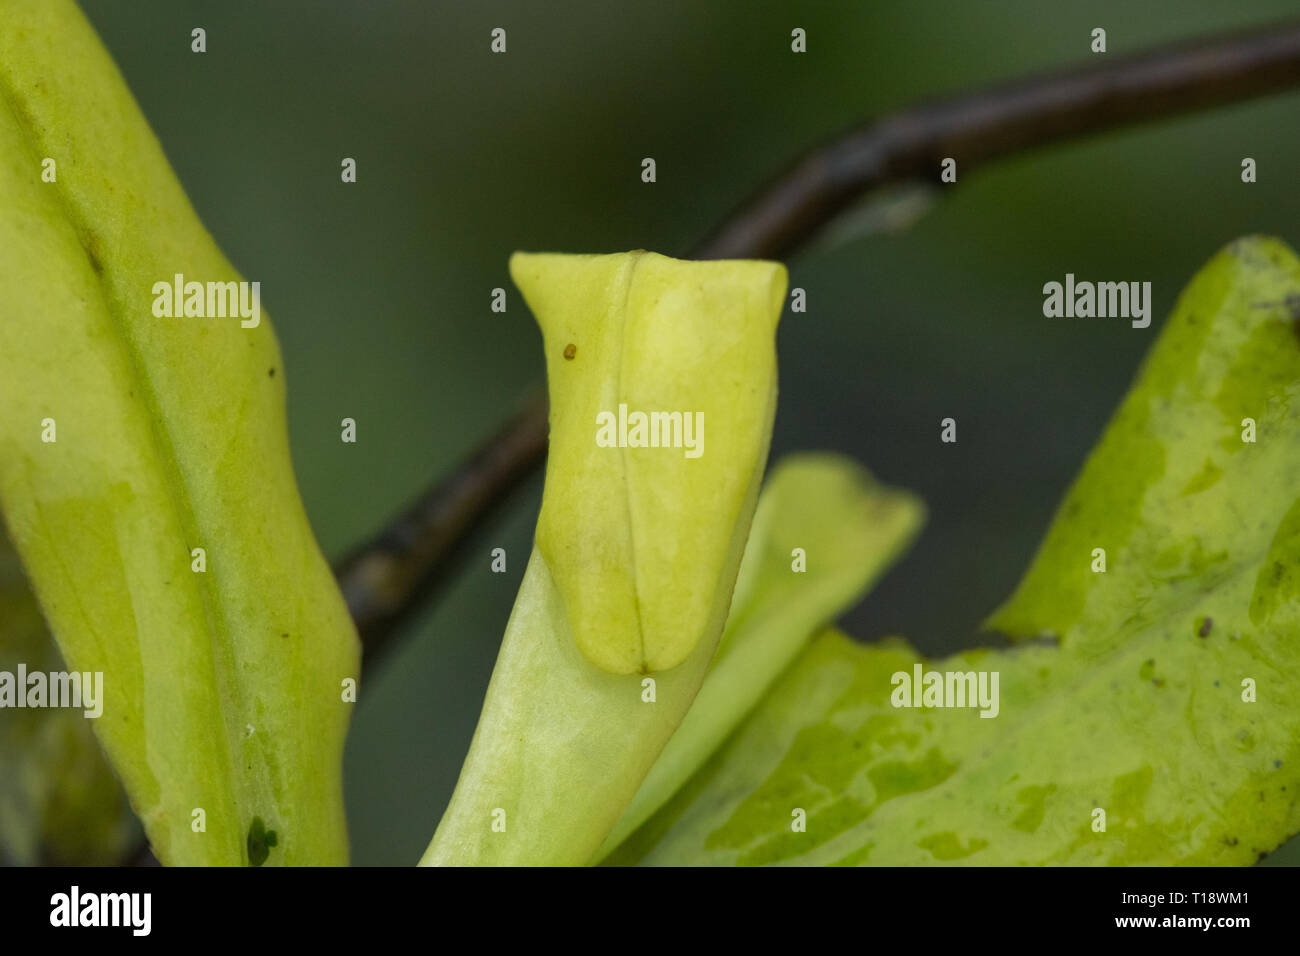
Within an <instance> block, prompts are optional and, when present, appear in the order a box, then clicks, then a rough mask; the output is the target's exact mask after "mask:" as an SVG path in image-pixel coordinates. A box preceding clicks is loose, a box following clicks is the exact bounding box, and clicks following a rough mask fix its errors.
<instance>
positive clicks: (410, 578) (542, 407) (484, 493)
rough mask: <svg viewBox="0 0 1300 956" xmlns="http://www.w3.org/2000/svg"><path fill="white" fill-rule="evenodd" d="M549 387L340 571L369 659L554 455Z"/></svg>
mask: <svg viewBox="0 0 1300 956" xmlns="http://www.w3.org/2000/svg"><path fill="white" fill-rule="evenodd" d="M546 415H547V403H546V393H545V392H538V393H537V394H535V395H534V396H533V397H532V399H531V400H530V401H529V403H528V405H527V407H526V408H525V409H524V410H523V411H522V412H521V413H520V414H518V415H517V416H515V417H514V418H513V419H511V420H510V422H508V423H507V424H506V426H505V427H504V428H502V429H501V430H500V431H499V432H498V433H497V434H496V435H494V436H493V437H492V438H491V439H490V440H488V441H487V442H485V443H484V444H482V445H481V446H479V448H478V449H477V450H476V451H475V452H474V453H473V454H472V455H471V456H470V457H469V459H468V460H466V461H465V462H464V463H462V464H461V465H460V467H458V468H457V469H456V470H455V471H453V472H452V473H451V474H450V475H448V476H447V477H446V478H444V479H442V480H441V481H439V482H438V483H437V484H435V485H434V486H433V487H432V488H430V489H429V491H428V492H426V493H425V494H424V495H422V496H421V497H420V498H419V500H418V501H416V503H415V504H414V505H413V506H412V507H411V508H409V509H407V510H406V511H405V512H404V513H403V514H401V515H400V516H398V518H397V519H396V520H395V521H393V522H392V523H391V524H390V525H389V526H388V527H387V528H385V529H384V530H383V531H381V532H380V533H379V535H378V536H376V537H375V538H373V539H371V540H370V541H367V542H366V543H365V544H363V545H362V546H361V547H359V548H356V549H354V550H353V551H352V553H351V554H349V555H348V557H346V558H344V559H343V560H342V561H341V562H339V564H338V566H337V567H336V569H335V573H336V575H337V576H338V580H339V585H340V587H341V588H342V590H343V597H344V598H345V599H346V601H347V604H348V609H349V610H350V611H351V612H352V618H353V620H354V621H356V624H357V630H358V632H359V633H360V635H361V643H362V647H363V648H364V650H365V654H366V660H367V663H373V660H374V658H375V657H376V656H377V652H378V651H379V649H380V648H381V647H382V646H383V644H384V643H385V642H386V640H387V638H388V637H389V636H391V635H392V634H393V632H394V631H395V629H396V627H397V625H398V624H399V623H400V622H401V621H402V619H403V618H404V617H405V615H406V614H407V613H408V612H410V611H412V610H413V609H414V608H416V607H417V606H419V604H420V603H421V601H422V599H423V598H424V597H425V596H427V595H428V594H429V592H430V591H431V589H433V588H434V587H436V586H437V584H438V583H439V581H440V579H441V578H442V577H443V574H442V572H443V570H444V569H445V568H446V566H447V564H448V562H449V561H451V560H453V559H454V558H455V557H456V556H457V554H458V553H459V552H460V549H461V547H462V546H463V545H464V544H465V543H466V541H467V539H468V538H469V537H470V535H471V533H472V532H473V531H474V530H475V529H476V528H478V527H480V526H481V525H482V524H483V522H484V521H486V520H487V519H488V518H489V517H491V515H492V514H494V513H495V511H496V510H497V509H498V508H499V507H500V506H501V505H502V504H503V503H504V502H505V501H506V500H507V499H508V498H509V496H510V493H511V492H512V491H514V490H515V489H516V488H518V487H519V486H520V485H521V484H522V483H523V482H524V481H525V480H526V479H527V478H528V477H529V475H531V474H532V472H533V469H534V467H536V466H537V465H539V464H540V463H541V462H542V461H543V459H544V458H545V457H546Z"/></svg>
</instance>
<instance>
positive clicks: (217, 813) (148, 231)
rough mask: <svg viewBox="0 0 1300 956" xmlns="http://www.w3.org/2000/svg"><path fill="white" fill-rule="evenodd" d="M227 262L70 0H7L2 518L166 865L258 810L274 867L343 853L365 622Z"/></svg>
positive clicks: (0, 279) (236, 829)
mask: <svg viewBox="0 0 1300 956" xmlns="http://www.w3.org/2000/svg"><path fill="white" fill-rule="evenodd" d="M46 160H50V161H52V163H51V162H46ZM178 277H181V278H178ZM241 281H242V280H241V277H240V276H239V275H238V274H237V273H236V272H235V270H234V269H233V268H232V267H231V265H230V263H228V262H227V261H226V260H225V258H224V257H223V256H222V255H221V253H220V252H219V251H218V250H217V248H216V247H215V245H214V244H213V242H212V239H211V238H210V237H209V236H208V234H207V233H206V232H205V231H204V229H203V227H202V225H201V224H200V223H199V221H198V220H197V218H196V216H195V214H194V211H193V210H192V209H191V207H190V205H189V202H188V201H187V200H186V197H185V195H184V193H183V192H182V190H181V188H180V186H179V184H178V183H177V182H176V179H175V177H174V176H173V175H172V172H171V170H170V168H169V167H168V165H167V161H166V159H165V158H164V156H163V154H162V151H161V149H160V148H159V145H158V143H157V141H156V140H155V138H154V136H153V134H152V133H151V132H150V130H149V128H148V126H147V125H146V123H145V121H144V119H143V118H142V117H141V116H140V113H139V111H138V109H137V108H136V105H135V103H134V102H133V100H132V98H131V95H130V93H129V91H128V90H127V88H126V86H125V84H124V83H123V81H122V79H121V77H120V76H119V75H118V73H117V71H116V69H115V68H114V66H113V64H112V62H111V61H110V59H109V58H108V56H107V54H106V53H105V52H104V50H103V49H102V47H101V46H100V44H99V41H98V39H97V38H96V37H95V35H94V33H93V31H92V30H91V28H90V27H89V25H88V24H87V23H86V22H85V20H84V18H83V17H82V15H81V14H80V12H79V11H78V10H77V8H76V6H75V5H74V4H72V3H71V2H65V0H0V506H2V508H3V513H4V518H5V521H6V523H7V524H8V527H9V531H10V534H11V537H12V539H13V541H14V544H15V545H16V547H17V549H18V551H19V553H20V555H21V556H22V559H23V564H24V566H25V567H26V569H27V571H28V574H29V576H30V578H31V581H32V584H33V586H34V589H35V591H36V594H37V596H38V598H39V599H40V602H41V605H42V607H43V609H44V611H45V615H46V617H47V619H48V620H49V622H50V626H51V629H52V631H53V632H54V634H55V637H56V638H57V640H58V643H59V647H60V649H61V650H62V652H63V655H64V658H65V659H66V660H67V663H68V666H69V667H70V668H73V669H75V670H78V671H83V672H102V673H103V675H104V676H103V681H104V698H105V700H104V713H103V716H102V717H100V718H99V719H98V720H96V721H95V722H94V726H95V730H96V731H97V732H98V734H99V738H100V740H101V742H102V743H103V745H104V747H105V749H106V750H107V752H108V754H109V756H110V758H111V760H112V762H113V764H114V766H115V768H116V769H117V771H118V773H119V775H120V776H121V778H122V781H123V783H124V784H125V786H126V789H127V793H128V794H129V796H130V799H131V803H132V805H133V806H134V808H135V809H136V811H137V813H138V814H139V816H140V818H141V820H142V821H143V822H144V825H145V828H146V830H147V832H148V835H149V839H150V841H151V843H152V845H153V848H154V851H155V852H156V853H157V855H158V856H159V858H160V859H161V860H162V861H163V862H165V863H179V864H232V865H238V864H242V863H247V862H250V860H249V847H250V844H251V843H252V842H254V841H250V839H249V835H250V832H251V831H252V830H254V829H255V827H254V820H255V819H259V818H260V819H261V820H262V821H263V826H264V828H265V830H266V831H267V832H268V836H269V831H274V832H275V834H276V837H275V845H274V847H272V848H271V849H270V852H269V854H268V856H267V859H266V862H267V863H269V864H281V863H298V864H316V863H320V864H327V863H328V864H332V863H342V862H344V861H345V860H346V857H347V840H346V834H345V831H344V820H343V807H342V796H341V782H340V762H341V755H342V747H343V737H344V733H345V730H346V725H347V720H348V708H349V704H348V703H347V702H346V701H345V700H344V695H343V693H342V687H343V682H344V681H345V680H349V679H354V678H355V677H356V676H357V663H358V661H357V655H358V649H357V642H356V637H355V632H354V630H353V628H352V625H351V622H350V620H349V618H348V616H347V613H346V609H345V607H344V605H343V601H342V598H341V596H340V595H339V593H338V591H337V588H336V587H335V584H334V581H333V578H332V576H331V575H330V571H329V568H328V567H327V565H326V564H325V561H324V560H323V558H322V556H321V554H320V552H319V549H318V547H317V545H316V542H315V540H314V538H313V536H312V533H311V529H310V527H309V526H308V524H307V520H306V517H305V515H304V514H303V510H302V505H301V502H300V500H299V497H298V492H297V488H296V486H295V483H294V479H293V472H292V468H291V465H290V461H289V453H288V445H287V441H286V435H285V420H284V374H283V366H282V363H281V359H280V353H279V348H278V346H277V344H276V341H275V337H274V335H273V333H272V331H271V328H270V324H269V322H268V320H267V318H266V316H265V315H264V314H262V313H261V311H260V299H259V298H256V297H258V296H260V289H261V288H262V286H258V287H254V286H252V285H251V283H250V284H249V285H245V286H240V285H238V283H240V282H241ZM257 281H259V282H260V281H261V280H260V279H259V280H257ZM178 282H179V283H181V287H182V291H183V293H184V295H183V300H182V301H167V299H170V298H171V296H170V295H167V296H166V298H165V297H164V291H165V290H167V289H168V288H174V286H175V283H178ZM191 282H193V283H201V284H202V286H201V289H202V290H203V291H204V292H205V293H206V295H203V294H199V295H197V296H196V295H192V294H191V292H192V289H191V287H189V286H187V285H186V283H191ZM226 283H230V284H231V285H228V286H227V285H226ZM209 284H211V285H209ZM265 287H266V288H268V290H269V289H273V288H274V284H273V283H267V284H266V286H265ZM232 296H234V297H236V298H237V299H239V301H240V304H241V308H238V309H236V308H235V307H234V300H232V298H231V297H232ZM240 296H242V298H240ZM243 306H246V307H247V308H243ZM196 313H197V314H196ZM268 842H269V841H268ZM260 855H261V854H260V853H259V854H258V856H260ZM254 862H256V861H254Z"/></svg>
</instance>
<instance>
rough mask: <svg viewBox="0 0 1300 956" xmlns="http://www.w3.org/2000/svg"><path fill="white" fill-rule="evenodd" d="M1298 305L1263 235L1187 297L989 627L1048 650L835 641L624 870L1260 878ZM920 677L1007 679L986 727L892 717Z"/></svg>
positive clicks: (1287, 271)
mask: <svg viewBox="0 0 1300 956" xmlns="http://www.w3.org/2000/svg"><path fill="white" fill-rule="evenodd" d="M1297 296H1300V262H1298V261H1297V259H1296V257H1295V255H1294V254H1293V253H1292V252H1291V251H1290V250H1289V249H1288V248H1287V247H1286V246H1285V245H1283V244H1282V243H1280V242H1278V241H1276V240H1270V239H1260V238H1251V239H1245V240H1240V241H1238V242H1235V243H1233V244H1232V245H1230V246H1228V247H1227V248H1226V249H1225V250H1224V251H1223V252H1221V253H1220V254H1219V255H1218V256H1216V257H1215V258H1214V259H1213V260H1211V262H1210V263H1209V264H1208V265H1207V266H1206V267H1205V268H1204V269H1203V270H1202V271H1201V272H1200V273H1199V274H1198V275H1197V276H1196V278H1195V280H1194V281H1193V282H1192V283H1191V285H1190V286H1189V287H1188V289H1187V290H1186V291H1185V292H1184V294H1183V296H1182V297H1181V299H1180V300H1179V302H1178V305H1177V307H1176V309H1175V311H1174V314H1173V316H1172V317H1171V318H1170V320H1169V321H1168V322H1167V324H1166V326H1165V328H1164V330H1163V332H1162V334H1161V336H1160V338H1159V341H1158V342H1157V343H1156V344H1155V346H1154V347H1153V349H1152V351H1151V354H1150V355H1149V356H1148V358H1147V360H1146V362H1145V363H1144V365H1143V368H1142V370H1141V372H1140V373H1139V376H1138V379H1137V381H1136V383H1135V385H1134V387H1133V390H1132V391H1131V392H1130V394H1129V395H1128V397H1127V398H1126V400H1125V401H1124V403H1123V405H1122V407H1121V408H1120V409H1119V411H1118V412H1117V414H1116V415H1115V417H1114V419H1113V421H1112V422H1111V424H1110V426H1109V428H1108V429H1107V431H1106V433H1105V434H1104V435H1103V437H1102V439H1101V441H1100V443H1099V444H1098V446H1097V448H1096V449H1095V450H1094V452H1093V453H1092V455H1091V456H1090V458H1089V460H1088V462H1087V464H1086V465H1085V467H1084V469H1083V472H1082V474H1081V476H1080V478H1079V480H1078V481H1077V483H1076V484H1075V486H1074V487H1073V488H1072V489H1071V491H1070V492H1069V494H1068V495H1067V497H1066V499H1065V501H1064V503H1063V504H1062V506H1061V510H1060V512H1059V514H1058V515H1057V518H1056V520H1055V523H1054V524H1053V526H1052V528H1051V530H1050V531H1049V533H1048V535H1047V538H1046V540H1045V541H1044V543H1043V545H1042V548H1041V550H1040V552H1039V554H1038V557H1037V558H1036V560H1035V562H1034V564H1033V566H1032V567H1031V568H1030V570H1029V572H1028V573H1027V575H1026V576H1025V578H1024V580H1023V582H1022V584H1021V585H1020V587H1019V589H1018V590H1017V591H1016V593H1015V595H1014V596H1013V597H1012V599H1011V600H1010V601H1009V602H1008V603H1007V604H1006V605H1004V606H1003V607H1002V608H1001V609H1000V610H999V611H998V612H997V613H995V614H994V615H993V616H992V618H991V619H990V621H989V626H991V627H995V628H998V629H1001V630H1003V631H1005V632H1006V633H1008V634H1009V635H1010V636H1012V637H1015V638H1019V639H1024V638H1027V637H1030V636H1036V635H1037V636H1043V635H1053V636H1055V637H1056V638H1057V640H1056V641H1051V640H1048V641H1045V642H1037V643H1033V642H1031V643H1025V644H1022V645H1021V646H1019V647H1015V648H1012V649H1008V650H977V651H971V652H968V653H966V654H962V655H958V656H957V657H955V658H952V659H948V660H944V661H925V662H921V661H919V659H918V658H917V657H916V655H915V654H914V652H912V651H911V650H910V649H909V648H907V647H906V645H904V644H902V643H901V642H898V641H892V640H891V641H887V642H885V643H884V644H881V645H877V646H870V647H866V646H860V645H855V644H853V643H852V642H851V641H849V640H847V639H846V638H844V637H842V636H840V635H838V634H833V633H832V634H827V635H825V636H823V637H821V638H819V639H818V640H817V641H816V642H814V644H813V646H812V647H811V648H810V649H809V651H808V652H807V653H806V654H805V655H804V656H803V657H802V658H801V659H800V660H799V662H798V663H797V664H796V665H795V666H794V667H793V668H792V669H791V670H790V672H789V673H788V674H787V675H786V676H785V677H784V678H783V680H782V681H781V683H780V684H779V685H778V686H777V688H776V689H775V690H774V691H773V693H772V694H771V695H770V696H769V697H768V699H767V700H766V701H764V703H763V704H762V705H761V706H760V707H759V709H758V710H757V711H756V712H755V714H754V715H753V716H752V717H751V718H750V719H749V720H748V721H747V723H746V724H745V725H743V726H742V728H741V729H740V731H739V732H738V733H737V734H736V735H735V736H734V737H733V738H732V739H731V740H730V741H729V742H728V745H727V746H726V747H725V748H724V749H723V750H722V751H721V752H720V753H719V754H718V756H717V757H715V758H714V759H713V760H712V761H710V763H709V764H708V765H706V767H705V768H704V769H703V770H702V771H701V772H700V773H699V774H697V775H696V776H695V777H694V778H693V779H692V780H691V782H690V783H689V784H688V786H687V787H686V788H685V790H683V791H682V792H681V793H680V794H679V795H678V796H677V797H676V798H675V799H674V800H673V801H672V802H671V803H669V804H668V805H667V806H666V807H665V808H664V809H663V811H661V812H660V813H659V814H658V815H656V817H654V818H653V819H651V820H650V821H649V822H648V823H647V824H646V825H645V826H644V827H642V828H641V830H640V831H638V833H636V834H635V835H634V836H633V837H632V838H631V839H630V840H629V842H628V844H626V845H625V847H624V850H623V853H622V854H621V856H622V858H623V859H624V860H630V859H641V860H644V861H645V862H649V863H716V864H729V863H744V864H759V863H797V864H820V863H865V864H927V863H952V862H961V863H971V864H982V865H989V864H1021V863H1024V864H1043V863H1068V864H1168V863H1185V864H1248V863H1252V862H1254V861H1255V860H1256V859H1257V858H1258V857H1259V855H1260V854H1262V853H1267V852H1269V851H1271V850H1272V849H1274V848H1275V847H1277V846H1278V845H1279V844H1280V843H1281V842H1282V841H1283V840H1284V839H1286V838H1287V837H1288V836H1289V835H1291V834H1293V833H1295V832H1296V831H1297V830H1300V800H1298V799H1297V796H1298V795H1300V705H1298V704H1297V701H1300V593H1298V592H1300V486H1298V485H1297V480H1296V476H1297V475H1300V404H1297V400H1298V399H1300V338H1298V337H1297V328H1296V322H1297V319H1296V316H1295V315H1294V314H1293V313H1292V311H1291V309H1290V308H1289V307H1288V304H1287V303H1288V300H1290V302H1292V303H1294V302H1295V301H1296V298H1295V297H1297ZM1246 418H1251V419H1254V421H1255V424H1256V437H1257V441H1255V442H1253V443H1251V442H1243V441H1242V435H1243V425H1242V420H1243V419H1246ZM1095 548H1104V549H1105V551H1106V571H1105V572H1104V573H1095V572H1094V571H1093V570H1092V567H1093V562H1094V558H1093V549H1095ZM937 590H939V591H940V592H941V591H942V585H941V584H940V585H937ZM918 663H920V664H922V666H923V667H924V668H925V669H926V670H931V669H934V670H939V671H956V672H968V671H969V672H979V671H984V672H995V671H996V672H997V673H998V674H999V694H998V699H999V708H998V716H997V717H996V718H993V719H983V718H981V717H980V716H979V712H978V710H977V709H970V708H955V707H954V708H924V707H921V708H917V707H894V706H893V705H892V703H891V694H892V692H893V690H894V684H893V680H892V679H893V675H894V674H895V673H899V672H902V673H907V674H911V673H913V667H914V666H915V665H917V664H918ZM1251 682H1253V689H1254V694H1255V699H1254V701H1253V702H1248V701H1247V700H1246V699H1244V697H1246V696H1248V689H1249V688H1250V686H1251ZM796 809H802V810H804V811H805V812H806V831H804V832H796V830H795V829H794V828H792V819H793V818H792V814H793V812H794V811H795V810H796ZM1097 809H1100V810H1104V811H1105V813H1106V820H1105V823H1106V829H1105V830H1104V832H1097V831H1095V830H1094V825H1093V824H1094V819H1095V817H1094V811H1095V810H1097Z"/></svg>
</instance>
